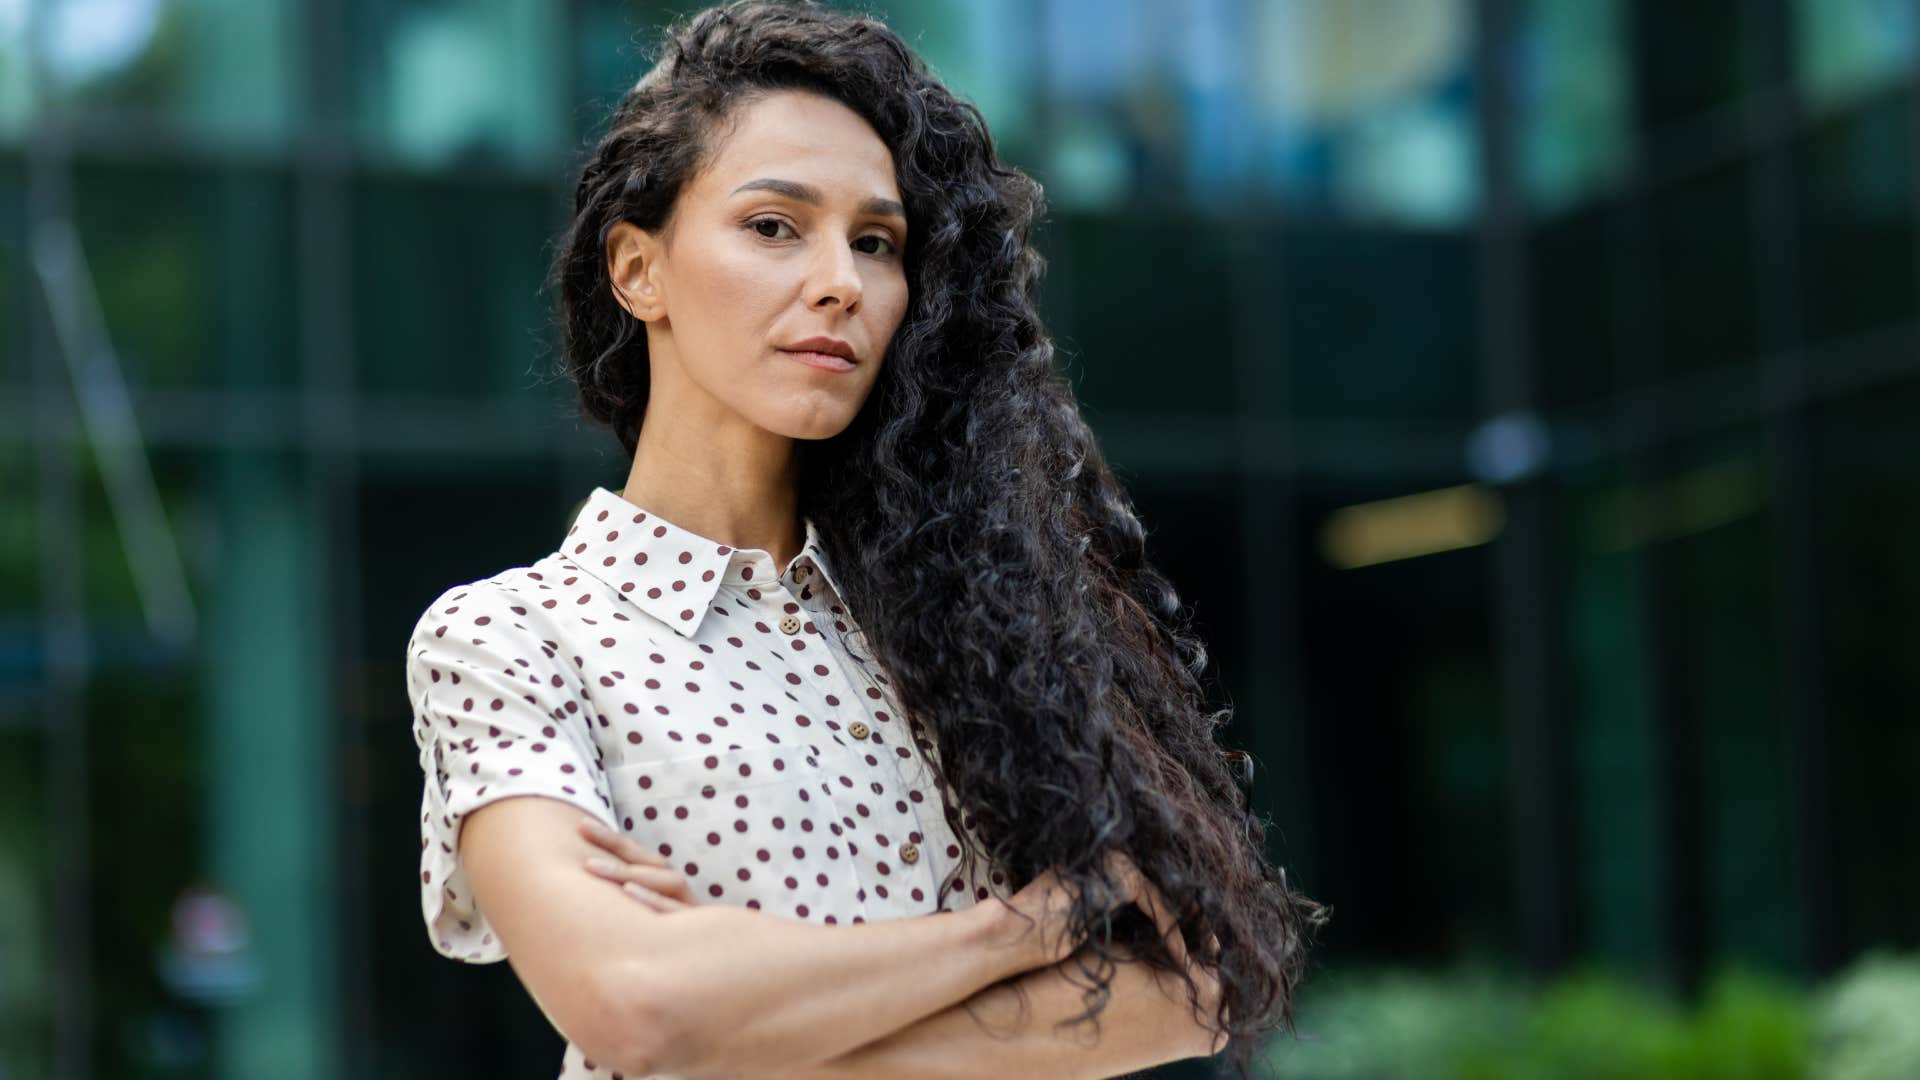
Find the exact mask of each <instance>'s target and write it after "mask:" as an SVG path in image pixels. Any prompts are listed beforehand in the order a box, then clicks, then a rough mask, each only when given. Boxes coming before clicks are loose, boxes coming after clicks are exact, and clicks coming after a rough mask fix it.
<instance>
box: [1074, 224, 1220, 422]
mask: <svg viewBox="0 0 1920 1080" xmlns="http://www.w3.org/2000/svg"><path fill="white" fill-rule="evenodd" d="M1248 227H1251V226H1249V225H1247V224H1246V223H1244V222H1235V223H1233V226H1232V228H1248ZM1228 233H1229V229H1228V227H1227V226H1225V225H1223V224H1220V223H1218V222H1214V221H1211V220H1206V219H1200V218H1196V217H1193V216H1190V215H1187V214H1179V215H1162V214H1150V215H1149V214H1143V215H1127V216H1126V217H1124V218H1119V219H1117V218H1115V217H1114V216H1112V215H1098V216H1095V215H1066V214H1061V215H1057V216H1056V217H1055V219H1054V221H1053V222H1051V223H1050V224H1049V226H1048V229H1047V234H1046V237H1045V239H1044V241H1043V247H1042V251H1043V252H1044V253H1046V254H1047V256H1048V258H1049V260H1050V262H1051V263H1052V266H1050V268H1049V270H1048V273H1047V274H1046V275H1045V276H1043V278H1042V282H1043V283H1044V284H1045V286H1046V292H1045V295H1044V298H1043V310H1044V314H1045V316H1046V318H1047V320H1048V325H1049V327H1050V329H1051V330H1052V332H1053V334H1054V338H1055V345H1056V348H1057V349H1058V350H1059V352H1057V353H1056V357H1055V362H1056V364H1059V365H1060V366H1062V367H1063V368H1065V369H1066V370H1067V371H1068V372H1069V374H1070V376H1071V377H1072V378H1073V379H1074V380H1075V383H1076V386H1077V388H1078V392H1079V395H1080V398H1081V400H1082V401H1083V402H1084V403H1086V405H1087V406H1088V407H1089V408H1091V409H1092V410H1094V411H1095V412H1096V413H1126V412H1131V413H1137V414H1147V413H1157V414H1173V415H1178V414H1201V415H1223V414H1230V413H1232V412H1233V411H1234V410H1235V409H1236V407H1237V398H1236V395H1235V392H1234V386H1235V374H1234V373H1235V367H1236V362H1237V361H1236V355H1235V349H1236V344H1235V340H1234V337H1235V335H1234V327H1235V323H1234V314H1235V312H1234V307H1233V305H1234V302H1235V299H1236V297H1235V294H1234V270H1235V267H1234V257H1233V253H1232V251H1231V249H1230V245H1231V243H1232V238H1231V237H1230V236H1229V235H1228ZM1062 270H1065V271H1066V272H1061V271H1062ZM1062 354H1064V355H1062Z"/></svg>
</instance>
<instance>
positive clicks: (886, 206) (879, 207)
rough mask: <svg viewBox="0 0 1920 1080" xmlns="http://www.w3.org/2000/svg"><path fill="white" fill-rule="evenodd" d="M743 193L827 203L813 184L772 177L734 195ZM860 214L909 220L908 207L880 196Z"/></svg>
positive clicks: (736, 190)
mask: <svg viewBox="0 0 1920 1080" xmlns="http://www.w3.org/2000/svg"><path fill="white" fill-rule="evenodd" d="M743 191H771V192H773V193H775V194H777V195H785V196H786V197H787V198H789V199H798V200H799V201H801V202H803V203H806V204H808V205H810V206H819V205H820V204H821V203H822V202H824V201H825V199H824V198H823V197H822V196H821V194H820V189H819V188H817V187H814V186H813V185H812V184H803V183H800V182H799V181H797V180H776V179H774V178H773V177H771V176H763V177H761V178H760V179H758V180H749V181H747V182H746V183H744V184H741V185H740V186H739V187H737V188H734V189H733V192H732V193H733V194H735V195H738V194H740V193H741V192H743ZM860 212H861V213H863V214H871V215H873V216H876V217H895V218H899V219H900V220H901V221H902V222H904V221H906V220H907V208H906V207H904V206H902V205H900V204H899V203H897V202H895V201H893V200H892V199H883V198H881V197H880V196H878V195H869V196H867V198H866V200H865V201H864V202H862V203H861V204H860Z"/></svg>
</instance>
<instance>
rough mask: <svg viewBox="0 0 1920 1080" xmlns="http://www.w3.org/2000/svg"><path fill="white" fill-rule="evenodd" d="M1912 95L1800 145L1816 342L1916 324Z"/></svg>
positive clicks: (1809, 133) (1851, 115)
mask: <svg viewBox="0 0 1920 1080" xmlns="http://www.w3.org/2000/svg"><path fill="white" fill-rule="evenodd" d="M1913 103H1914V98H1913V93H1912V91H1911V90H1908V91H1903V92H1901V93H1899V94H1886V95H1882V96H1880V97H1877V98H1873V99H1871V100H1867V101H1863V102H1860V103H1859V104H1857V105H1855V106H1852V107H1849V108H1844V109H1836V110H1833V111H1831V112H1829V113H1827V114H1826V115H1824V116H1822V117H1821V118H1820V119H1818V120H1817V121H1815V122H1814V123H1813V124H1812V125H1811V126H1810V127H1809V128H1808V129H1807V130H1806V131H1805V132H1804V133H1803V134H1801V135H1799V136H1798V137H1797V138H1796V139H1795V140H1794V143H1793V163H1794V180H1795V183H1794V189H1795V194H1796V196H1797V197H1798V200H1799V205H1798V207H1797V211H1798V220H1797V221H1796V223H1795V224H1796V225H1797V232H1796V237H1795V239H1796V248H1797V250H1798V253H1799V259H1800V265H1799V273H1800V287H1801V290H1802V292H1801V295H1802V297H1803V303H1804V305H1805V331H1806V336H1807V339H1808V340H1809V341H1810V342H1813V343H1815V344H1818V343H1821V342H1826V341H1831V340H1833V339H1835V338H1844V337H1846V336H1848V335H1851V334H1857V333H1860V332H1863V331H1870V330H1876V329H1885V328H1891V327H1893V326H1898V325H1903V324H1907V323H1910V322H1911V321H1912V320H1913V318H1914V315H1915V304H1916V301H1920V285H1917V284H1916V283H1915V266H1914V261H1915V256H1916V253H1920V237H1916V234H1915V226H1914V214H1915V211H1916V207H1920V203H1916V201H1915V200H1914V197H1913V190H1914V183H1915V171H1914V160H1913V147H1914V115H1913V110H1914V104H1913Z"/></svg>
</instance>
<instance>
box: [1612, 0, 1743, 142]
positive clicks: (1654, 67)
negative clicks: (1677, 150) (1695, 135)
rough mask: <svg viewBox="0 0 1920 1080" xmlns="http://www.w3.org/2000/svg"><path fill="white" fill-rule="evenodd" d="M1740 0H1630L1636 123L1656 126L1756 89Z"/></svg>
mask: <svg viewBox="0 0 1920 1080" xmlns="http://www.w3.org/2000/svg"><path fill="white" fill-rule="evenodd" d="M1750 6H1751V5H1749V4H1747V3H1746V0H1692V2H1691V3H1685V4H1676V3H1673V2H1672V0H1632V9H1631V12H1630V14H1629V25H1630V26H1631V28H1632V41H1633V51H1634V59H1635V65H1634V66H1635V72H1634V74H1635V80H1634V82H1635V87H1634V89H1635V95H1634V96H1635V101H1636V103H1637V105H1638V114H1639V121H1640V128H1641V130H1642V131H1646V132H1650V133H1651V132H1659V131H1661V130H1663V129H1666V128H1668V127H1669V126H1670V125H1673V124H1676V123H1679V122H1681V121H1685V120H1691V119H1693V118H1695V117H1697V116H1699V115H1700V114H1701V113H1704V112H1706V111H1708V110H1711V109H1714V108H1717V107H1719V106H1722V105H1726V104H1728V103H1730V102H1733V101H1736V100H1738V99H1739V98H1741V97H1743V96H1745V95H1747V94H1750V93H1753V92H1754V91H1755V90H1756V89H1758V80H1759V60H1760V56H1759V50H1758V48H1757V45H1758V41H1757V34H1756V33H1755V31H1756V30H1757V27H1756V26H1755V25H1754V23H1753V21H1752V20H1751V19H1750V18H1748V17H1747V9H1748V8H1749V7H1750Z"/></svg>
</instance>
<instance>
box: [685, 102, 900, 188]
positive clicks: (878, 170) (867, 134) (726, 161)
mask: <svg viewBox="0 0 1920 1080" xmlns="http://www.w3.org/2000/svg"><path fill="white" fill-rule="evenodd" d="M760 177H773V178H776V179H781V180H799V181H803V182H805V183H810V184H815V185H818V186H821V187H824V188H826V189H827V197H828V198H829V199H837V198H854V199H864V198H865V197H866V196H868V195H869V194H874V195H885V196H888V197H890V198H894V199H898V198H899V189H898V188H897V187H896V186H895V184H894V181H893V154H892V152H891V151H889V150H888V149H887V144H886V143H885V142H882V141H881V139H880V135H879V133H878V132H876V131H874V130H873V126H872V125H871V124H868V123H867V121H866V120H865V118H863V117H862V116H861V115H860V114H859V113H856V112H854V111H853V110H852V109H849V108H847V107H846V106H845V105H842V104H841V103H839V102H837V101H834V100H832V99H831V98H826V97H822V96H820V95H819V94H811V93H806V92H803V91H797V90H782V91H777V92H775V93H771V94H768V95H766V96H764V97H761V98H759V99H758V100H755V101H752V102H750V103H748V104H746V105H743V106H741V107H740V109H739V111H738V112H737V113H736V114H735V117H734V122H733V126H732V130H731V132H730V133H729V134H728V135H726V137H725V138H724V140H723V141H722V143H721V144H720V145H719V146H718V147H717V148H716V149H715V152H714V155H713V157H712V159H711V160H710V161H709V162H708V165H707V167H706V168H705V169H704V170H702V172H701V175H700V177H699V178H698V179H697V180H696V182H695V184H694V186H695V187H696V188H699V189H702V192H703V194H704V195H705V196H706V197H707V198H714V199H724V198H726V197H727V194H728V193H729V192H731V191H732V190H733V189H734V188H735V187H737V186H739V185H740V184H741V183H743V182H745V181H748V180H754V179H758V178H760ZM842 188H844V189H845V190H842V191H836V189H842Z"/></svg>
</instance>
